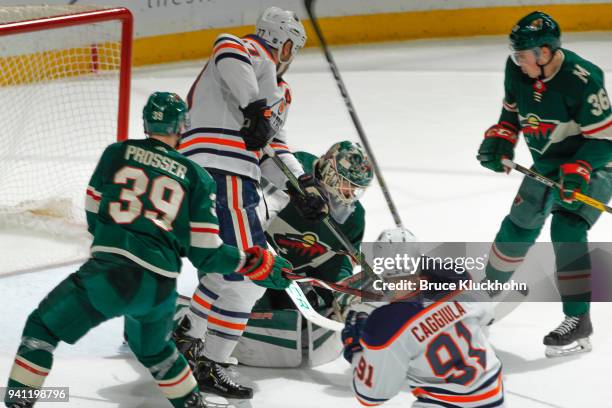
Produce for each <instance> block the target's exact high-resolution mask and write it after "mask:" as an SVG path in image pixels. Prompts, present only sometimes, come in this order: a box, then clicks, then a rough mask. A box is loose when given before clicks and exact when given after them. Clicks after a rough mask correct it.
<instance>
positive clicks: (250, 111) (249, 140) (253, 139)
mask: <svg viewBox="0 0 612 408" xmlns="http://www.w3.org/2000/svg"><path fill="white" fill-rule="evenodd" d="M240 110H241V111H242V114H243V115H244V123H243V124H242V128H241V129H240V136H241V137H242V138H243V139H244V143H245V145H246V148H247V150H259V149H262V148H263V147H264V146H265V145H267V144H268V142H269V141H270V139H272V136H274V130H273V129H272V125H271V124H270V118H271V117H272V110H271V109H270V107H269V106H268V104H267V102H266V100H265V99H258V100H256V101H255V102H251V103H250V104H248V105H247V106H246V107H245V108H244V109H243V108H240Z"/></svg>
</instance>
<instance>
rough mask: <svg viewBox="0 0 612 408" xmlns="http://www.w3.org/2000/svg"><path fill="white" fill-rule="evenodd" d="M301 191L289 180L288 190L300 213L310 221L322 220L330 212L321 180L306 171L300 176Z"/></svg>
mask: <svg viewBox="0 0 612 408" xmlns="http://www.w3.org/2000/svg"><path fill="white" fill-rule="evenodd" d="M298 183H299V185H300V188H301V189H302V191H303V192H304V193H303V194H302V193H300V192H299V191H298V190H297V189H296V188H295V187H293V185H292V184H291V183H290V182H287V192H288V193H289V197H290V199H291V203H292V204H293V205H295V207H296V208H297V209H298V211H299V213H300V214H301V215H302V216H303V217H304V218H305V219H307V220H309V221H320V220H321V219H323V217H325V215H326V214H328V213H329V205H328V203H327V198H325V197H326V196H325V192H324V191H323V187H322V186H321V184H320V183H319V181H318V180H317V179H316V178H315V177H314V175H312V173H305V174H302V175H301V176H300V177H298Z"/></svg>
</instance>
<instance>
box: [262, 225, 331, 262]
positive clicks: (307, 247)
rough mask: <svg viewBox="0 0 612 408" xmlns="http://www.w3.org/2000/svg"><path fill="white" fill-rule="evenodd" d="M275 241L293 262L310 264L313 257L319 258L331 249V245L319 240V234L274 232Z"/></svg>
mask: <svg viewBox="0 0 612 408" xmlns="http://www.w3.org/2000/svg"><path fill="white" fill-rule="evenodd" d="M274 241H275V242H276V245H278V247H279V249H280V252H281V253H282V254H283V255H284V256H286V257H288V258H289V259H291V260H292V262H294V263H297V264H299V265H301V264H308V263H310V262H311V261H312V259H313V258H318V257H320V256H321V255H324V254H326V253H327V251H329V249H330V248H329V246H327V245H325V244H324V243H322V242H320V241H319V237H318V236H317V234H315V233H312V232H305V233H304V234H274Z"/></svg>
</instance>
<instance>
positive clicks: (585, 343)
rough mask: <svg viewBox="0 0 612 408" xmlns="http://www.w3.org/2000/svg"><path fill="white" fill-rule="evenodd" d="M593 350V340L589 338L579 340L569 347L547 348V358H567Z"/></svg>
mask: <svg viewBox="0 0 612 408" xmlns="http://www.w3.org/2000/svg"><path fill="white" fill-rule="evenodd" d="M591 350H593V346H592V345H591V340H589V339H588V338H586V339H580V340H577V341H575V342H573V343H571V344H568V345H567V346H547V347H546V352H545V354H546V357H549V358H554V357H565V356H570V355H574V354H580V353H588V352H589V351H591Z"/></svg>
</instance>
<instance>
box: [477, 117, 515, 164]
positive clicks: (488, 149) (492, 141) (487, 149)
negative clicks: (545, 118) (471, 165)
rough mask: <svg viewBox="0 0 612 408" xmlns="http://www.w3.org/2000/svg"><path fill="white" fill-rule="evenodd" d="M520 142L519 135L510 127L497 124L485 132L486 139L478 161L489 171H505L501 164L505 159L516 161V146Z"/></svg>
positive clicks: (479, 152) (481, 146) (481, 147)
mask: <svg viewBox="0 0 612 408" xmlns="http://www.w3.org/2000/svg"><path fill="white" fill-rule="evenodd" d="M517 140H518V134H517V133H516V131H515V130H513V129H511V128H510V127H509V126H504V125H501V124H499V123H498V124H496V125H493V126H491V127H490V128H489V129H487V131H486V132H485V138H484V140H483V141H482V143H481V144H480V148H479V149H478V156H477V158H478V161H480V164H481V165H482V166H484V167H486V168H488V169H491V170H493V171H496V172H500V173H501V172H502V171H505V170H506V169H505V167H504V165H503V164H502V163H501V160H502V159H503V158H506V159H510V160H512V159H514V145H516V142H517Z"/></svg>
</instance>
